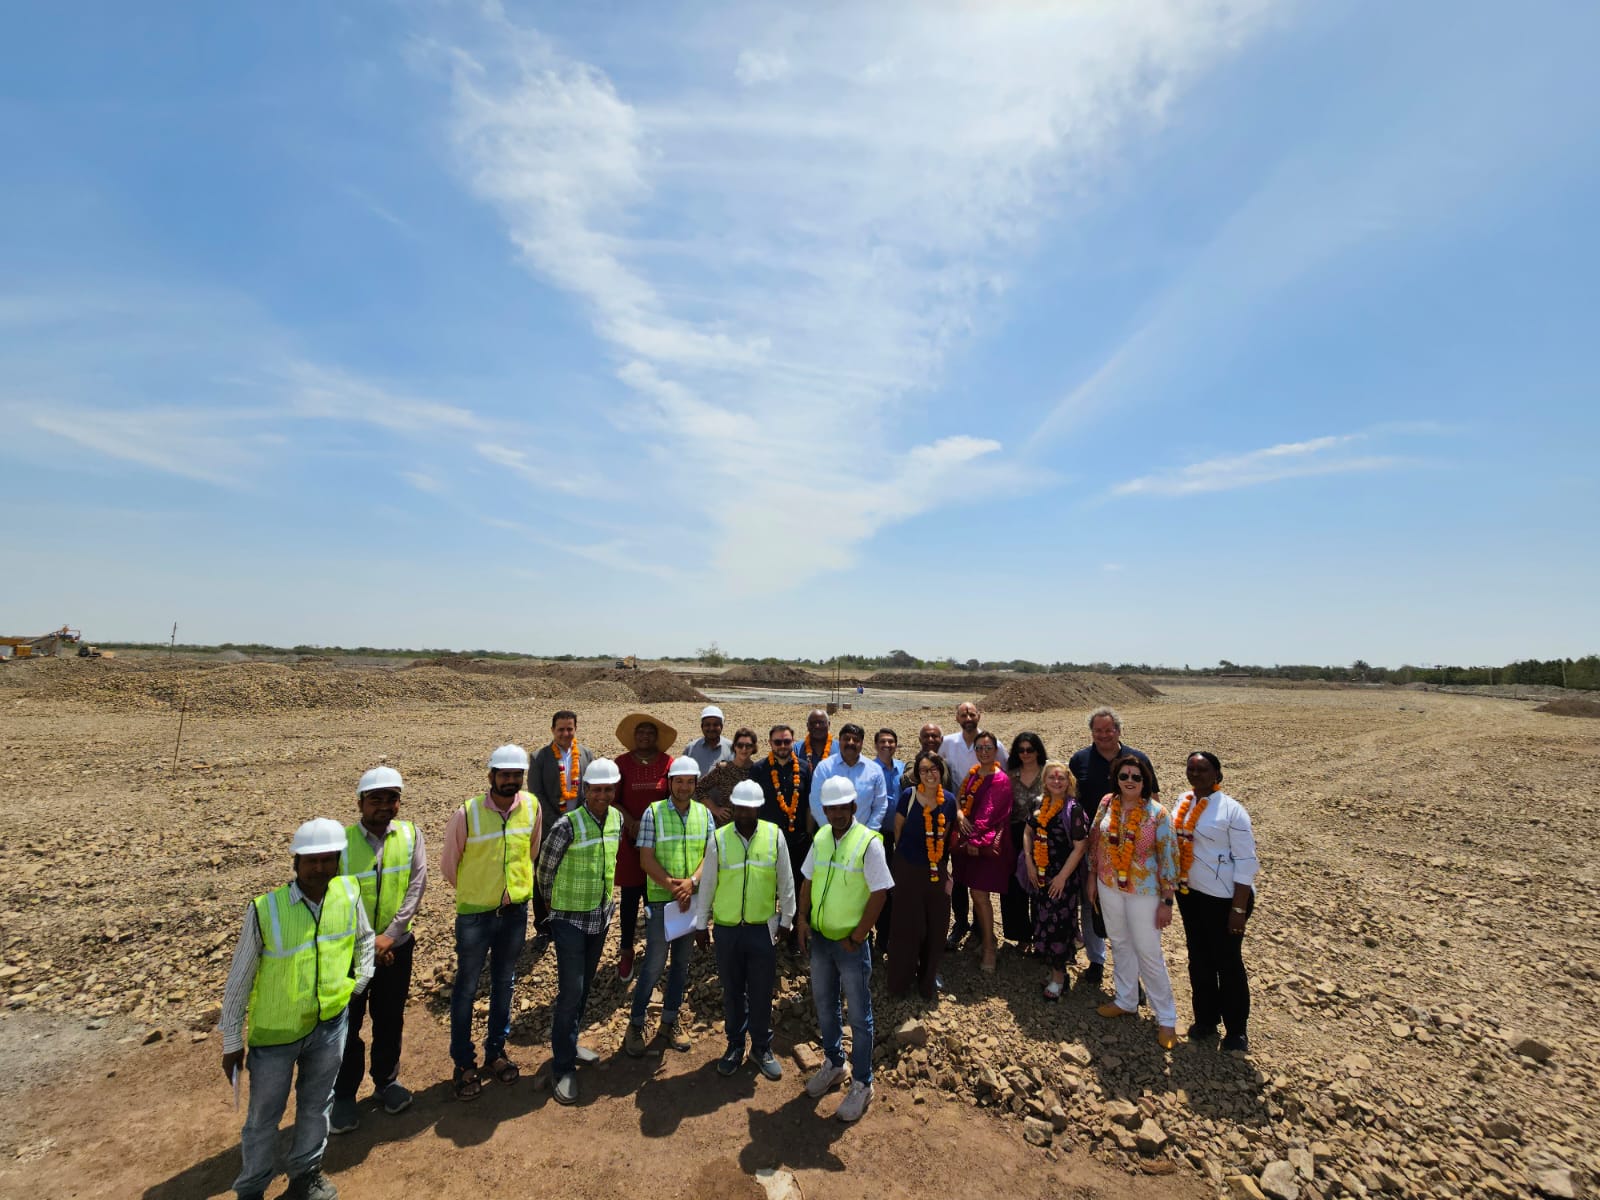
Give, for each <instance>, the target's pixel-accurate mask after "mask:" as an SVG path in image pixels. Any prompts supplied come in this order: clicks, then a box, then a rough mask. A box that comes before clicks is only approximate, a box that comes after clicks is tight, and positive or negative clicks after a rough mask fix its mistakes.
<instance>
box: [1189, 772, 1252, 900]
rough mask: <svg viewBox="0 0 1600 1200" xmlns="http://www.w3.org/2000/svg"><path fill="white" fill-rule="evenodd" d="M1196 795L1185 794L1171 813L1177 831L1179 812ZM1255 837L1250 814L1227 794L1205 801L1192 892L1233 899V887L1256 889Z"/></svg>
mask: <svg viewBox="0 0 1600 1200" xmlns="http://www.w3.org/2000/svg"><path fill="white" fill-rule="evenodd" d="M1193 798H1194V793H1193V792H1192V791H1190V792H1185V793H1184V794H1183V795H1182V796H1180V797H1179V798H1178V803H1177V805H1176V806H1174V808H1173V809H1172V823H1173V827H1174V829H1176V827H1177V823H1178V809H1179V808H1182V807H1183V805H1184V802H1185V801H1193ZM1259 865H1260V864H1259V863H1258V861H1257V859H1256V834H1255V829H1254V828H1253V827H1252V826H1251V824H1250V814H1249V813H1248V812H1246V811H1245V808H1244V805H1242V804H1240V803H1239V802H1238V801H1237V800H1235V799H1234V798H1233V797H1232V796H1230V795H1228V794H1227V793H1226V792H1220V791H1219V792H1212V793H1211V798H1210V799H1209V800H1208V801H1206V810H1205V812H1203V813H1201V814H1200V820H1199V821H1198V822H1196V823H1195V827H1194V862H1193V863H1192V864H1191V865H1190V867H1189V888H1190V890H1191V891H1196V892H1202V893H1204V894H1205V895H1207V896H1217V897H1219V898H1222V899H1232V897H1233V886H1234V884H1236V883H1242V884H1244V885H1245V886H1246V887H1248V888H1251V889H1254V887H1255V883H1256V868H1257V867H1258V866H1259Z"/></svg>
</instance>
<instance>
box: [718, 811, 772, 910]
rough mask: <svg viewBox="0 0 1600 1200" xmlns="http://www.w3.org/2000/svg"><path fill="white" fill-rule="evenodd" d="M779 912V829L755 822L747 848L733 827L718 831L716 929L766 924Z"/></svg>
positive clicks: (766, 823)
mask: <svg viewBox="0 0 1600 1200" xmlns="http://www.w3.org/2000/svg"><path fill="white" fill-rule="evenodd" d="M777 911H778V827H777V826H776V825H774V824H773V823H772V822H771V821H757V822H756V831H755V832H754V833H753V834H751V835H750V845H749V846H748V847H746V846H745V841H744V839H743V838H742V837H740V836H739V831H738V830H737V829H735V828H734V827H733V826H732V825H724V826H723V827H722V828H721V829H719V830H717V890H716V891H715V892H713V893H712V895H711V915H712V916H713V917H714V918H715V919H716V922H717V924H718V925H755V924H757V923H761V924H765V923H766V922H767V921H768V920H769V919H770V918H771V917H772V915H773V914H774V913H776V912H777Z"/></svg>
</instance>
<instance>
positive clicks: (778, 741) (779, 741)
mask: <svg viewBox="0 0 1600 1200" xmlns="http://www.w3.org/2000/svg"><path fill="white" fill-rule="evenodd" d="M771 741H772V744H773V745H774V746H792V745H794V739H793V738H772V739H771Z"/></svg>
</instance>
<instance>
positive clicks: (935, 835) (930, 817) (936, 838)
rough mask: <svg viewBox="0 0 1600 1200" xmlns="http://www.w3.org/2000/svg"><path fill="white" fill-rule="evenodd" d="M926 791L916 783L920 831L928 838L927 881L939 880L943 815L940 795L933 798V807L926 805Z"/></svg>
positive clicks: (943, 845)
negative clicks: (920, 804)
mask: <svg viewBox="0 0 1600 1200" xmlns="http://www.w3.org/2000/svg"><path fill="white" fill-rule="evenodd" d="M926 795H927V793H926V792H925V791H924V790H923V787H922V785H921V784H920V783H919V784H918V785H917V799H918V800H919V801H921V802H922V831H923V836H924V837H925V838H927V839H928V882H929V883H938V882H939V864H940V863H941V862H943V861H944V847H945V815H944V812H943V810H942V809H941V808H940V801H941V800H942V799H943V797H942V796H941V797H940V798H939V799H938V800H935V801H934V803H933V807H932V808H929V807H928V802H927V800H926V799H925V797H926Z"/></svg>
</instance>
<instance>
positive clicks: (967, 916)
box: [950, 883, 972, 937]
mask: <svg viewBox="0 0 1600 1200" xmlns="http://www.w3.org/2000/svg"><path fill="white" fill-rule="evenodd" d="M971 904H972V893H971V892H969V891H968V890H967V885H966V884H964V883H958V884H955V885H953V886H952V887H951V889H950V912H951V914H952V915H954V917H955V921H954V922H953V923H952V924H951V926H950V932H951V933H952V934H955V935H956V936H958V937H959V936H960V935H961V934H964V933H966V932H967V930H969V929H971V928H972V916H971V912H972V908H971Z"/></svg>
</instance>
